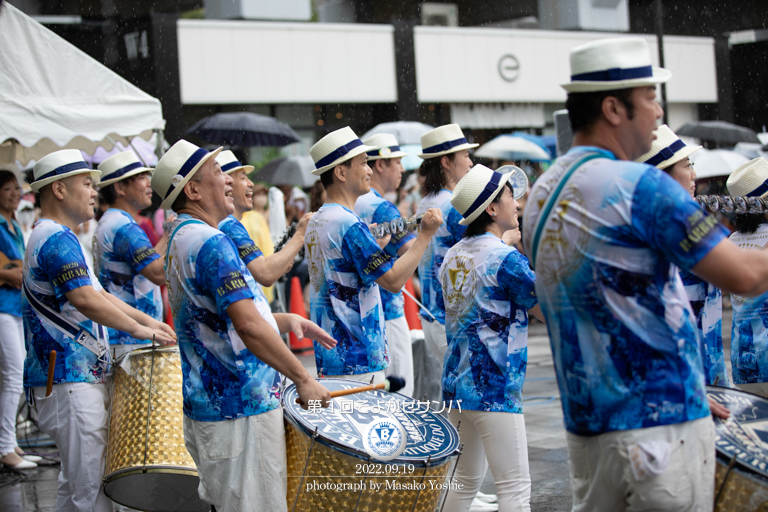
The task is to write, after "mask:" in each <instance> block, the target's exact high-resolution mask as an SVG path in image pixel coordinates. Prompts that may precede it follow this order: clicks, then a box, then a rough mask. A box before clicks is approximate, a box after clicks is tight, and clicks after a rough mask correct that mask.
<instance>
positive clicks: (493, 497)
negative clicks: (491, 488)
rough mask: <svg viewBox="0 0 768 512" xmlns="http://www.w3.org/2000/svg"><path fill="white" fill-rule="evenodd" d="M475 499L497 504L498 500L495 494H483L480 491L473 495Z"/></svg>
mask: <svg viewBox="0 0 768 512" xmlns="http://www.w3.org/2000/svg"><path fill="white" fill-rule="evenodd" d="M475 499H477V500H480V501H484V502H485V503H498V501H499V498H498V496H496V495H495V494H484V493H482V492H480V491H477V494H475Z"/></svg>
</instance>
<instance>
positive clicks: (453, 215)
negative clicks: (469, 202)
mask: <svg viewBox="0 0 768 512" xmlns="http://www.w3.org/2000/svg"><path fill="white" fill-rule="evenodd" d="M463 218H464V217H462V216H461V214H460V213H459V212H457V211H456V208H453V207H451V209H450V211H449V212H448V218H447V219H445V224H446V226H448V231H450V232H451V239H452V240H451V241H452V243H451V246H454V245H456V244H457V243H459V241H460V240H461V239H462V238H463V237H464V232H465V231H466V230H467V226H462V225H461V224H459V221H461V220H462V219H463Z"/></svg>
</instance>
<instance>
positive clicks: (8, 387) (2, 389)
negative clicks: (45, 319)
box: [0, 313, 26, 458]
mask: <svg viewBox="0 0 768 512" xmlns="http://www.w3.org/2000/svg"><path fill="white" fill-rule="evenodd" d="M25 356H26V350H25V348H24V326H23V323H22V320H21V317H18V316H13V315H9V314H7V313H0V458H2V457H3V455H4V454H6V453H10V452H12V451H13V449H14V448H15V447H16V412H17V411H18V410H19V399H20V398H21V394H22V393H23V392H24V382H23V378H24V357H25Z"/></svg>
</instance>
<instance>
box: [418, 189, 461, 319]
mask: <svg viewBox="0 0 768 512" xmlns="http://www.w3.org/2000/svg"><path fill="white" fill-rule="evenodd" d="M430 208H439V209H440V210H441V211H442V212H443V223H442V224H441V225H440V227H439V228H437V232H436V233H435V236H433V237H432V239H431V240H430V241H429V245H428V246H427V250H426V251H424V255H423V256H422V257H421V261H420V262H419V281H420V282H421V302H422V303H423V304H424V306H426V308H427V309H428V310H429V312H430V313H432V314H433V315H434V316H435V318H437V321H438V322H440V323H441V324H443V325H445V306H444V305H443V292H442V290H441V289H440V278H439V272H440V266H441V265H442V264H443V258H445V253H447V252H448V249H450V248H451V247H453V246H454V245H456V244H457V243H458V242H459V240H461V237H462V236H464V231H466V230H467V227H466V226H462V225H461V224H459V221H460V220H461V219H462V217H461V214H460V213H459V212H457V211H456V209H455V208H454V207H453V206H451V192H450V191H449V190H445V189H443V190H441V191H440V192H439V193H437V194H430V195H428V196H427V197H425V198H424V199H422V200H421V203H419V208H418V210H417V211H416V215H420V214H422V213H425V212H426V211H427V210H428V209H430ZM420 314H421V316H422V318H423V319H425V320H427V321H430V322H431V321H432V317H431V316H429V315H428V314H427V313H425V312H424V311H421V312H420Z"/></svg>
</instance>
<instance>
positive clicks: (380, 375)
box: [321, 370, 387, 384]
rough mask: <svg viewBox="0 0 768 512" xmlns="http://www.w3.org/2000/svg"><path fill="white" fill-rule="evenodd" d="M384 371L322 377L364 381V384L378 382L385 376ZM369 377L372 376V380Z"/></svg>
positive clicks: (324, 377) (382, 380)
mask: <svg viewBox="0 0 768 512" xmlns="http://www.w3.org/2000/svg"><path fill="white" fill-rule="evenodd" d="M384 372H385V370H379V371H377V372H370V373H358V374H357V375H325V376H323V379H347V380H356V381H357V382H365V383H366V384H380V383H382V382H384V379H386V378H387V376H386V374H385V373H384ZM371 378H373V381H371ZM321 382H322V380H321Z"/></svg>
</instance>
